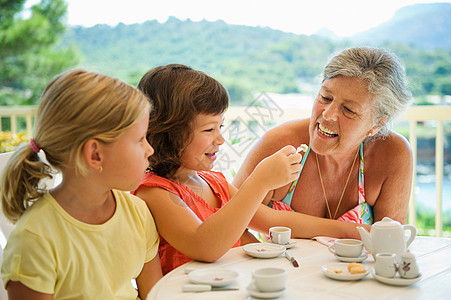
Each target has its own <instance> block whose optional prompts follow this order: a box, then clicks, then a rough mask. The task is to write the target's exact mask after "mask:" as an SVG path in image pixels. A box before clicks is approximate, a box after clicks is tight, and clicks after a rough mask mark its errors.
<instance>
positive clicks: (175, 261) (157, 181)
mask: <svg viewBox="0 0 451 300" xmlns="http://www.w3.org/2000/svg"><path fill="white" fill-rule="evenodd" d="M197 174H198V175H199V176H200V177H201V178H202V179H204V180H205V182H207V183H208V185H209V186H210V188H211V189H212V191H213V193H214V194H215V196H216V198H217V199H218V200H219V202H220V207H219V208H214V207H211V206H210V205H209V204H208V203H207V202H205V200H204V199H202V198H201V197H200V196H198V195H197V194H196V193H194V192H193V191H192V190H191V189H190V188H189V187H187V186H186V185H184V184H181V183H178V182H174V181H172V180H169V179H166V178H164V177H160V176H158V175H156V174H155V173H154V172H147V173H146V174H145V175H144V177H143V178H142V179H141V183H140V186H139V187H141V186H148V187H160V188H162V189H165V190H166V191H168V192H170V193H172V194H174V195H176V196H177V197H179V198H180V199H182V200H183V202H185V203H186V205H187V206H188V207H189V208H190V209H191V210H192V211H193V212H194V213H195V214H196V215H197V216H198V217H199V219H200V220H201V221H205V220H206V219H207V218H208V217H210V216H211V215H213V214H214V213H215V212H217V211H218V210H219V209H220V208H222V207H223V206H224V205H225V204H226V203H227V202H228V201H229V200H230V197H229V185H228V183H227V180H226V178H225V177H224V175H223V174H222V173H219V172H214V171H209V172H205V171H199V172H197ZM139 187H138V189H139ZM135 193H136V191H135V192H133V194H135ZM153 201H158V199H154V200H153ZM168 217H170V216H168ZM174 221H177V220H174ZM180 226H183V224H181V225H180ZM239 246H240V240H238V241H237V242H236V243H235V244H234V245H233V247H239ZM158 253H159V255H160V261H161V268H162V270H163V275H164V274H166V273H168V272H170V271H171V270H173V269H175V268H177V267H178V266H180V265H183V264H185V263H187V262H189V261H192V259H191V258H189V257H188V256H186V255H185V254H183V253H181V252H179V251H178V250H177V249H175V248H174V247H172V246H171V244H169V243H168V242H167V241H166V240H165V239H164V238H163V237H162V236H161V235H160V246H159V248H158Z"/></svg>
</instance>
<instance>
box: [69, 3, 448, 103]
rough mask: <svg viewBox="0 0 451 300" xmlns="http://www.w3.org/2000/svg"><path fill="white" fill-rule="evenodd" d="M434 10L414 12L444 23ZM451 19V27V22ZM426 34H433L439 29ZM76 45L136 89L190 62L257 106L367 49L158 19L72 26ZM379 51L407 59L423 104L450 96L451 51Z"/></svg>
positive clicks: (307, 89)
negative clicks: (152, 74)
mask: <svg viewBox="0 0 451 300" xmlns="http://www.w3.org/2000/svg"><path fill="white" fill-rule="evenodd" d="M442 5H446V4H442ZM434 7H436V6H434ZM446 7H451V5H448V6H446ZM442 10H443V11H444V12H446V11H447V10H445V9H442ZM435 11H436V12H437V13H436V14H435V16H432V15H431V14H430V10H425V12H427V14H426V15H425V16H423V15H421V11H418V10H415V11H414V12H415V16H417V17H418V18H421V19H425V18H427V17H428V18H435V19H437V18H441V19H444V18H443V16H442V15H440V6H438V7H436V8H435ZM448 19H449V18H447V19H446V22H447V23H445V25H450V24H449V21H448ZM445 27H446V26H445ZM448 27H451V26H448ZM393 28H394V27H392V29H393ZM440 28H441V27H440ZM393 30H394V29H393ZM397 30H403V31H408V30H409V29H408V28H406V27H402V28H399V29H397ZM424 30H427V31H428V32H430V36H432V35H433V34H434V32H435V31H436V30H437V26H436V27H430V28H429V27H426V28H425V29H424ZM409 34H415V32H409ZM418 34H420V33H419V32H418ZM421 34H424V31H423V32H421ZM389 36H390V35H389ZM434 36H435V35H434ZM369 37H371V36H369ZM388 40H390V39H388ZM440 40H443V37H441V38H440ZM430 42H431V41H430V40H429V44H428V45H430ZM440 42H441V41H439V40H438V39H437V38H436V41H435V43H436V44H437V45H441V44H440ZM69 44H76V45H78V46H79V49H80V51H81V53H82V54H83V59H82V61H81V63H80V66H81V67H85V68H89V69H90V70H93V71H99V72H103V73H106V74H109V75H113V76H117V77H119V78H121V79H123V80H125V81H127V82H129V83H130V84H132V85H135V86H136V84H137V83H138V81H139V78H140V77H141V76H142V74H144V73H145V72H146V71H147V70H149V69H150V68H153V67H155V66H158V65H164V64H167V63H173V62H177V63H183V64H187V65H190V66H192V67H194V68H197V69H200V70H203V71H205V72H207V73H208V74H210V75H212V76H213V77H215V78H217V79H218V80H219V81H220V82H222V83H223V84H224V85H225V87H226V88H227V89H228V90H229V92H230V96H231V100H232V103H239V104H247V103H250V102H251V101H253V98H252V97H253V96H252V95H255V94H256V93H260V92H275V93H313V91H314V90H316V87H317V85H318V84H319V81H318V76H319V75H320V73H321V71H322V68H323V66H324V65H325V64H326V63H327V60H328V59H329V58H330V57H331V56H332V55H333V54H335V53H337V52H338V51H340V50H342V49H344V48H348V47H351V46H362V45H367V44H362V43H360V42H359V41H358V40H356V39H353V38H348V39H342V40H339V39H330V38H326V37H322V36H319V35H311V36H306V35H296V34H291V33H286V32H282V31H278V30H272V29H270V28H267V27H265V28H262V27H249V26H239V25H229V24H226V23H224V22H223V21H216V22H208V21H206V20H203V21H200V22H193V21H191V20H186V21H181V20H178V19H176V18H174V17H171V18H169V19H168V21H167V22H166V23H159V22H157V21H156V20H153V21H147V22H144V23H142V24H132V25H124V24H119V25H117V26H115V27H111V26H107V25H96V26H94V27H91V28H85V27H80V26H77V27H73V28H71V30H70V31H68V32H67V33H66V35H65V37H64V40H63V45H69ZM376 46H382V47H386V48H389V49H390V50H392V51H393V52H395V53H396V54H398V55H399V56H400V57H401V59H402V60H403V62H404V64H405V66H406V71H407V75H408V80H409V83H410V86H411V88H412V91H413V94H414V96H415V99H418V101H424V100H423V99H425V97H424V96H425V95H429V94H433V95H439V96H442V95H448V94H451V93H450V92H451V91H450V90H451V70H450V69H451V67H450V65H451V64H450V61H451V49H449V48H447V49H435V48H430V47H429V48H428V49H429V50H426V49H425V48H421V47H420V46H418V45H417V46H412V45H411V44H407V43H395V42H382V40H381V42H378V43H377V44H376Z"/></svg>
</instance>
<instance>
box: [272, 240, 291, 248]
mask: <svg viewBox="0 0 451 300" xmlns="http://www.w3.org/2000/svg"><path fill="white" fill-rule="evenodd" d="M268 243H271V244H275V245H279V244H276V243H273V242H271V241H268ZM294 245H296V239H290V240H289V241H288V242H287V243H286V244H284V245H282V246H285V248H287V249H290V248H291V247H294Z"/></svg>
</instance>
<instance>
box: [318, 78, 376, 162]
mask: <svg viewBox="0 0 451 300" xmlns="http://www.w3.org/2000/svg"><path fill="white" fill-rule="evenodd" d="M372 105H373V95H372V94H371V93H370V92H369V91H368V88H367V85H366V83H365V82H364V81H363V80H361V79H358V78H354V77H345V76H337V77H334V78H331V79H327V80H325V81H324V82H323V84H322V85H321V89H320V91H319V93H318V95H317V97H316V99H315V103H314V105H313V109H312V116H311V118H310V126H309V134H310V144H311V145H312V147H313V148H314V150H315V151H316V152H317V153H318V154H323V155H326V154H331V153H336V151H339V152H347V151H349V150H352V151H354V150H355V148H356V147H357V146H358V145H359V144H360V143H361V142H362V141H363V140H364V138H365V137H366V136H368V135H369V134H373V135H374V134H375V133H376V132H377V131H378V130H379V128H380V127H378V126H374V124H373V119H372V118H373V106H372Z"/></svg>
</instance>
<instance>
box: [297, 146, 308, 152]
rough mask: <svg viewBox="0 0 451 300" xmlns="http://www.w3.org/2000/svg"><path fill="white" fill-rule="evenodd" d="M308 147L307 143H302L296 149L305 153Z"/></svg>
mask: <svg viewBox="0 0 451 300" xmlns="http://www.w3.org/2000/svg"><path fill="white" fill-rule="evenodd" d="M307 149H308V146H307V145H306V144H302V145H300V146H299V147H298V148H297V149H296V152H297V153H300V152H304V153H305V152H307Z"/></svg>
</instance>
